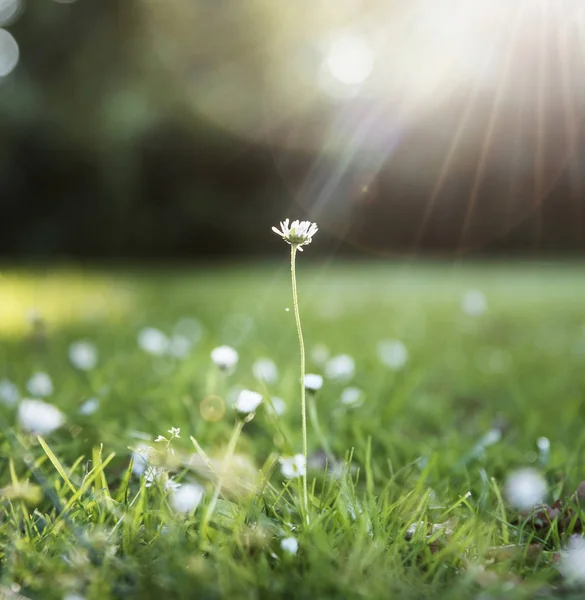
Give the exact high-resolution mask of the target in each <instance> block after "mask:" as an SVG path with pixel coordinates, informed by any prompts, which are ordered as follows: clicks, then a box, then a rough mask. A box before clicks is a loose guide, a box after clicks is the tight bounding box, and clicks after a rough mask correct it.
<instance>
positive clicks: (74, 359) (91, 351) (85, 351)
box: [69, 340, 98, 371]
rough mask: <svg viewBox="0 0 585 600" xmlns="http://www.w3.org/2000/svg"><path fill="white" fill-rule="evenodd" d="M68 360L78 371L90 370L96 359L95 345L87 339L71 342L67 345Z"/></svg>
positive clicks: (95, 363)
mask: <svg viewBox="0 0 585 600" xmlns="http://www.w3.org/2000/svg"><path fill="white" fill-rule="evenodd" d="M69 360H70V361H71V364H72V365H73V366H74V367H75V368H76V369H79V370H80V371H91V370H92V369H93V368H94V367H95V366H96V365H97V361H98V353H97V349H96V347H95V346H94V345H93V344H92V343H91V342H88V341H85V340H82V341H79V342H73V344H71V346H69Z"/></svg>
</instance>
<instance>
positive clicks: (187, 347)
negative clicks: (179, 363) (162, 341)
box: [169, 333, 193, 358]
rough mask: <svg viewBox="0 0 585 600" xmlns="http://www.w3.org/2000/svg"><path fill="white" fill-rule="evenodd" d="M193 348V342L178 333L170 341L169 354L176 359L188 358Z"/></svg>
mask: <svg viewBox="0 0 585 600" xmlns="http://www.w3.org/2000/svg"><path fill="white" fill-rule="evenodd" d="M192 347H193V344H192V343H191V340H189V339H188V338H186V337H185V336H183V335H179V334H178V333H176V334H175V335H173V337H171V339H170V341H169V354H170V355H171V356H174V357H175V358H186V357H187V356H189V353H190V352H191V348H192Z"/></svg>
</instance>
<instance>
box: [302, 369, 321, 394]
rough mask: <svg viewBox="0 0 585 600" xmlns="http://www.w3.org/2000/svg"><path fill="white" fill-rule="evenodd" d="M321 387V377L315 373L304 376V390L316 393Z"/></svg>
mask: <svg viewBox="0 0 585 600" xmlns="http://www.w3.org/2000/svg"><path fill="white" fill-rule="evenodd" d="M322 387H323V377H322V376H321V375H317V374H316V373H306V374H305V388H306V389H307V390H309V391H311V392H318V391H319V390H320V389H321V388H322Z"/></svg>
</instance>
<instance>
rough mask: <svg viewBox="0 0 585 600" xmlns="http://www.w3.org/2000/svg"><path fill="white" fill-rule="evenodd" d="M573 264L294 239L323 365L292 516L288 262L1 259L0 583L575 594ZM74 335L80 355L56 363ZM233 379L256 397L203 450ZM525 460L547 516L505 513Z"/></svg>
mask: <svg viewBox="0 0 585 600" xmlns="http://www.w3.org/2000/svg"><path fill="white" fill-rule="evenodd" d="M583 271H584V267H583V266H582V265H580V264H577V263H572V264H565V263H561V262H554V261H553V262H550V263H546V264H540V263H539V264H534V263H533V264H528V263H522V262H520V261H517V262H509V263H505V264H504V263H485V264H459V265H453V264H443V263H436V264H433V263H424V264H406V263H403V264H398V263H390V264H388V263H382V262H378V263H341V262H340V263H338V264H336V263H325V264H322V263H315V262H314V261H311V260H310V257H309V256H308V253H306V255H304V254H302V255H300V256H299V258H298V264H297V276H298V279H299V294H300V310H301V317H302V321H303V328H304V334H305V343H306V348H307V371H308V372H310V373H316V374H324V375H327V376H326V377H325V379H324V382H323V386H322V388H321V389H320V390H319V391H317V392H316V393H315V394H311V393H310V394H309V400H310V402H309V408H310V411H309V412H310V414H311V419H310V421H309V462H308V478H309V487H310V490H311V494H310V503H311V506H310V510H309V517H310V520H309V523H308V524H306V523H305V520H304V518H303V515H302V503H301V494H302V491H301V479H299V478H287V477H286V476H285V474H286V472H285V474H283V468H282V464H281V459H282V458H283V457H284V458H285V461H286V457H289V456H292V455H295V454H297V453H300V452H301V451H302V442H301V409H300V399H299V398H300V394H299V376H300V373H299V347H298V340H297V334H296V328H295V321H294V311H293V305H292V300H291V291H290V280H289V276H290V274H289V271H288V263H287V261H286V259H284V260H283V262H282V263H280V262H274V263H265V264H251V263H241V264H233V265H225V266H213V267H212V266H209V267H207V268H203V267H193V268H192V269H187V268H176V269H173V268H162V267H158V268H153V269H151V270H149V269H142V270H136V269H133V270H131V269H121V268H120V269H85V270H84V269H80V268H71V269H65V268H61V269H54V270H52V269H45V270H40V269H37V270H27V269H23V268H10V267H9V268H5V269H3V270H2V272H1V277H0V381H2V382H3V383H0V428H1V431H0V452H1V461H0V487H1V490H0V492H1V497H0V502H1V504H0V597H2V598H4V597H6V598H20V597H25V598H43V599H44V598H47V599H62V598H69V600H71V599H73V598H77V597H82V598H86V599H87V600H97V599H100V600H101V599H107V598H161V597H169V598H177V599H178V598H202V599H206V598H210V599H211V598H224V597H225V598H279V597H285V598H307V599H309V598H315V599H316V598H367V599H369V598H391V597H396V598H449V599H457V598H478V599H479V598H483V599H487V598H555V597H563V598H571V597H574V598H581V597H583V593H584V591H583V587H581V588H579V584H578V583H577V582H576V581H575V580H576V579H579V578H580V579H584V578H585V575H584V573H583V569H585V567H584V568H583V569H582V570H581V573H579V572H578V569H577V572H576V573H575V572H574V571H575V569H573V572H571V571H570V569H569V567H567V565H569V566H570V562H568V559H567V556H568V555H567V554H566V553H565V551H564V550H563V549H564V548H565V547H566V546H567V545H569V544H570V543H573V545H574V543H575V540H574V538H573V539H572V542H571V536H572V535H573V534H575V533H579V532H580V531H581V529H582V522H581V517H582V513H581V507H580V506H579V502H578V498H577V497H576V495H575V490H576V489H577V487H578V485H579V483H580V482H581V481H582V480H584V479H585V464H584V450H585V446H584V442H585V429H584V428H583V417H582V415H583V413H584V410H585V368H584V365H585V304H584V298H585V277H583ZM153 329H155V330H158V332H157V331H153ZM160 332H162V333H164V334H165V336H167V337H165V336H162V335H161V333H160ZM80 340H86V341H88V342H89V344H90V345H89V348H90V350H91V349H93V348H95V349H97V353H98V354H97V364H96V365H95V367H93V365H91V363H92V360H90V359H91V356H90V357H89V359H88V364H87V365H86V366H87V367H88V368H87V369H85V370H84V369H81V368H79V364H78V366H77V367H76V366H74V365H73V364H72V361H71V357H70V353H71V351H72V348H71V344H72V343H74V342H78V341H80ZM169 340H170V341H169ZM139 342H140V343H139ZM221 345H229V346H231V347H233V348H235V349H236V350H237V352H238V354H239V361H238V363H237V366H235V368H234V369H231V370H229V371H222V370H220V369H219V368H218V367H217V365H216V364H214V363H213V361H212V360H211V358H210V354H211V351H212V350H213V349H214V348H216V347H218V346H221ZM77 348H78V350H79V348H80V347H79V346H78V347H77ZM86 350H87V348H86ZM82 354H83V353H82ZM86 354H87V352H86ZM89 354H90V355H91V352H89ZM339 355H346V356H345V358H342V359H339V358H338V359H336V360H333V361H332V360H331V358H332V357H339ZM348 357H349V358H348ZM86 358H87V356H86ZM261 358H267V359H270V361H273V363H274V365H275V366H276V368H277V372H276V373H275V372H274V365H271V363H270V362H266V361H265V362H264V363H260V365H263V366H259V364H258V363H257V361H258V359H261ZM82 359H83V356H81V359H79V360H82ZM352 359H353V363H352ZM75 360H76V359H75V357H73V361H74V362H75ZM255 363H256V368H254V365H255ZM89 367H91V368H89ZM352 367H353V368H352ZM259 370H262V372H263V373H264V377H265V379H264V380H262V378H259V377H258V375H259ZM254 372H256V375H255V374H254ZM35 373H37V374H38V373H46V374H48V375H49V377H50V384H51V385H50V386H47V385H46V384H47V381H46V378H44V379H43V377H42V376H41V378H40V379H39V377H38V376H37V378H36V380H33V381H32V382H31V381H30V380H31V377H32V376H33V375H34V374H35ZM43 384H45V385H44V389H43ZM27 385H29V386H32V388H31V389H32V390H33V391H34V392H35V394H33V393H32V392H31V391H30V390H27ZM35 386H36V388H37V389H35ZM51 387H52V390H51V389H50V388H51ZM241 388H246V389H250V390H254V391H257V392H260V393H261V394H263V397H264V401H263V403H262V405H260V407H259V408H258V410H257V411H256V414H255V417H254V418H253V419H252V420H251V421H250V422H248V423H245V424H244V425H243V431H242V434H241V437H240V438H239V439H238V440H237V445H236V447H235V453H234V456H233V458H232V459H231V460H229V461H223V462H222V459H223V458H224V457H225V456H226V448H227V446H228V444H229V441H230V440H231V439H233V438H232V434H233V432H234V428H236V429H237V424H238V423H240V420H239V418H238V416H237V414H236V411H235V410H234V408H233V403H234V401H235V400H236V398H237V397H238V393H239V391H240V390H241ZM348 388H349V390H350V391H348ZM39 392H40V393H42V394H46V395H45V396H44V401H45V402H48V403H50V404H52V405H54V406H56V407H57V408H58V409H59V410H60V411H61V413H62V414H63V415H64V417H65V419H64V423H63V424H62V426H61V427H58V428H56V429H55V430H54V431H46V432H43V435H42V436H37V435H36V434H35V433H34V430H35V427H34V426H33V427H31V426H30V425H29V426H28V428H29V429H32V431H33V432H31V431H27V422H29V421H31V420H32V421H33V422H34V420H35V418H37V420H38V411H37V413H35V414H33V415H32V416H31V414H30V411H29V414H28V421H27V419H25V420H24V422H23V419H22V415H21V418H20V419H19V417H18V414H19V407H18V403H17V402H15V400H16V396H17V395H18V396H22V397H29V398H30V397H33V396H37V397H38V396H39ZM47 392H49V393H47ZM273 397H277V398H279V399H281V400H277V401H274V402H273V401H272V400H271V399H272V398H273ZM88 401H89V403H88ZM35 410H36V409H35ZM21 412H22V411H21ZM33 412H34V411H33ZM277 413H280V414H277ZM172 428H180V433H179V437H175V438H174V439H172V440H171V441H170V442H167V441H164V440H162V441H158V442H155V441H154V440H155V439H156V438H157V437H158V436H161V435H162V436H165V437H166V438H167V439H169V438H171V437H172V435H171V434H170V433H168V432H169V430H171V429H172ZM37 431H38V427H37ZM39 438H40V439H39ZM191 438H192V439H191ZM148 446H150V447H152V448H154V449H155V450H152V451H150V453H148V454H146V447H148ZM226 463H227V464H226ZM527 468H528V469H531V471H529V473H530V474H532V475H534V476H536V473H537V472H538V473H540V474H541V475H542V476H544V478H545V479H546V483H547V497H546V502H547V503H548V505H552V504H553V503H554V502H555V501H557V500H560V502H558V503H557V505H555V506H554V507H552V508H551V509H549V511H548V512H547V511H546V510H543V509H542V508H535V509H530V510H524V511H520V510H519V509H518V507H515V506H514V498H513V493H512V492H510V489H512V488H511V486H512V485H513V483H509V482H510V481H512V482H513V481H514V478H513V474H514V473H515V472H517V471H518V470H519V469H527ZM285 471H286V470H285ZM141 473H142V474H141ZM511 477H512V479H510V478H511ZM507 482H508V483H507ZM176 484H182V487H177V485H176ZM181 490H183V492H181ZM198 491H200V492H203V495H202V497H201V499H200V501H199V502H198V500H199V498H198V497H197V492H198ZM215 491H217V492H218V498H217V503H216V504H215V506H213V510H211V504H212V501H213V498H214V492H215ZM521 491H522V490H521ZM189 492H192V494H191V495H190V493H189ZM507 493H508V496H507V495H506V494H507ZM553 509H556V511H555V510H553ZM584 516H585V515H584ZM582 554H583V555H585V551H583V552H582ZM568 569H569V570H568ZM571 573H572V574H573V579H571ZM581 585H583V584H581Z"/></svg>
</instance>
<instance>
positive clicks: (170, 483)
mask: <svg viewBox="0 0 585 600" xmlns="http://www.w3.org/2000/svg"><path fill="white" fill-rule="evenodd" d="M182 485H183V484H182V483H179V482H177V481H175V480H174V479H173V478H172V477H169V478H168V479H167V482H166V483H165V490H166V491H167V492H176V491H177V490H178V489H179V488H180V487H182Z"/></svg>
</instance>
